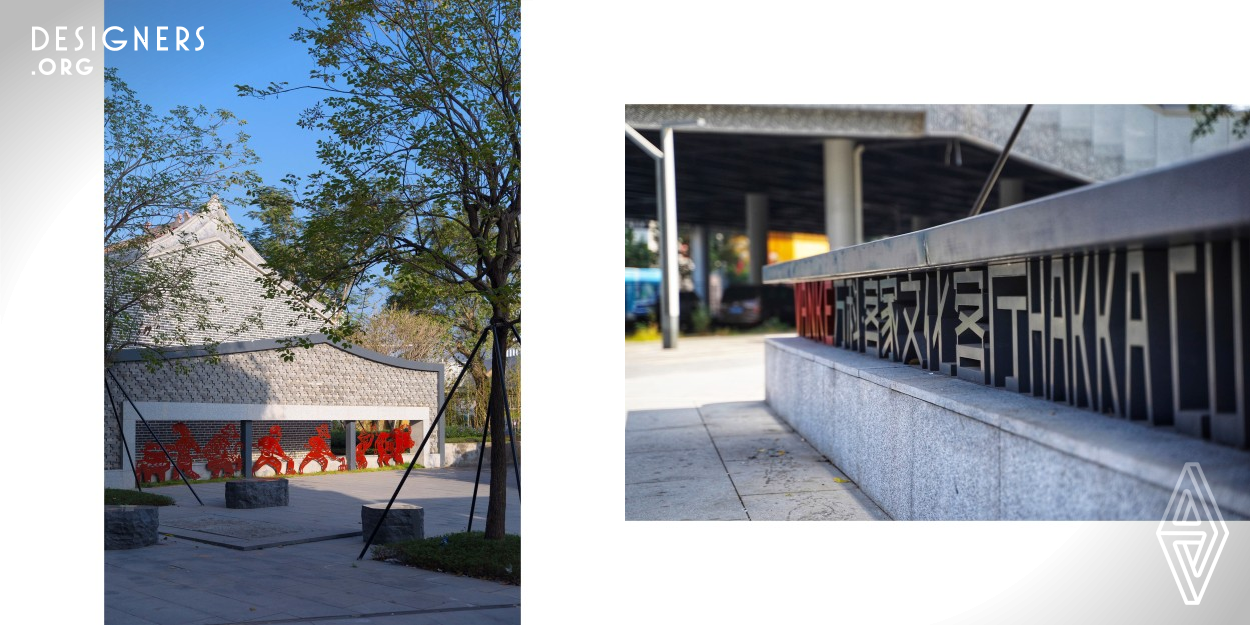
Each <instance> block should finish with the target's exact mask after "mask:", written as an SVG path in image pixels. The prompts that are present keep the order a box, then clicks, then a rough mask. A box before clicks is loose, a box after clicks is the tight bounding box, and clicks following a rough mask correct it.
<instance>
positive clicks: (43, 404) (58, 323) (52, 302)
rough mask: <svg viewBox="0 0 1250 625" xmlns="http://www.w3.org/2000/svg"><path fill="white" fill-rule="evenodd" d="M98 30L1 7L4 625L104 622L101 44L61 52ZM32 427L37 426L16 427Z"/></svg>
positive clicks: (43, 8)
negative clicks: (63, 65)
mask: <svg viewBox="0 0 1250 625" xmlns="http://www.w3.org/2000/svg"><path fill="white" fill-rule="evenodd" d="M103 23H104V5H103V2H98V1H96V2H66V1H63V0H62V1H55V0H54V1H49V2H4V3H2V4H0V46H2V47H3V56H2V57H0V59H2V60H0V84H2V85H3V88H2V89H0V94H3V95H2V96H0V107H3V112H2V114H0V146H3V150H0V346H2V347H0V350H2V352H0V353H2V354H3V357H2V358H0V363H2V365H0V366H3V368H4V374H3V376H0V380H2V384H3V388H2V389H0V397H2V398H3V403H2V404H0V415H3V417H4V418H5V421H6V422H7V425H8V428H7V432H6V434H7V435H6V436H5V440H6V441H7V443H8V444H7V445H6V447H7V451H6V452H5V454H4V455H5V459H4V464H5V466H7V467H9V469H10V472H6V476H5V478H4V480H3V484H4V486H3V488H4V497H5V500H6V506H5V512H4V514H3V515H0V518H2V519H3V528H0V532H2V533H0V536H3V537H4V551H3V553H4V561H5V569H6V575H5V578H4V581H3V582H0V587H2V588H3V590H2V591H0V592H2V593H3V595H4V597H5V598H6V601H5V604H4V607H3V608H2V609H0V621H3V622H6V623H40V622H64V623H76V624H77V623H98V622H101V621H102V620H103V615H104V577H103V569H104V551H103V536H102V533H101V532H100V531H99V527H100V524H101V517H102V512H103V510H102V509H101V505H102V502H101V499H100V487H101V486H102V485H103V484H102V482H103V473H102V472H101V471H100V453H101V451H100V450H101V445H100V443H99V441H101V440H102V439H103V436H104V430H103V421H102V420H101V419H100V413H101V397H102V395H103V392H104V390H103V382H102V379H103V378H102V375H101V370H100V365H101V363H102V360H101V355H102V353H103V338H102V336H101V331H100V328H101V323H100V310H101V306H102V305H103V294H104V287H103V284H104V278H103V274H104V266H103V259H102V255H101V247H102V243H101V240H102V235H103V226H102V225H101V224H102V222H101V220H100V213H101V209H102V207H103V197H104V186H103V180H104V173H103V171H102V163H103V158H102V154H103V151H104V137H103V130H102V129H103V97H102V95H103V93H104V88H103V85H104V78H103V76H104V70H103V61H104V54H103V47H102V46H97V50H96V51H94V52H92V51H91V50H90V46H87V47H85V48H84V49H83V50H80V51H78V52H73V51H72V48H73V47H74V46H75V45H77V41H76V40H75V39H74V38H73V30H72V29H73V28H76V27H78V26H85V27H87V29H88V30H89V29H90V27H91V26H93V25H94V26H97V27H101V26H102V25H103ZM32 26H41V27H43V28H45V29H48V30H49V33H50V34H53V35H55V32H54V31H53V30H52V28H53V27H55V26H68V27H70V28H71V29H70V31H69V40H68V42H67V45H68V46H69V47H70V48H71V50H70V51H68V52H56V51H55V50H51V51H49V50H48V49H45V50H44V51H42V52H34V51H32V50H31V27H32ZM54 46H55V42H53V43H52V44H51V45H50V46H49V48H52V47H54ZM45 57H50V58H56V59H59V58H61V57H65V58H71V59H75V60H76V59H78V58H82V57H87V58H90V59H91V66H92V68H93V70H92V73H91V74H89V75H87V76H78V75H74V76H59V75H53V76H43V75H41V74H40V75H34V76H32V75H31V72H32V71H33V70H35V68H36V64H37V63H38V61H39V59H41V58H45ZM58 63H59V61H58ZM35 419H38V420H39V421H40V423H39V425H38V427H36V428H28V427H20V426H21V425H26V424H29V423H30V422H31V421H33V420H35ZM54 429H62V430H63V431H64V432H65V434H66V437H67V438H66V443H62V444H58V443H55V442H53V441H50V440H48V432H50V431H52V430H54ZM79 441H81V443H79ZM22 443H26V444H22ZM48 457H51V458H52V459H53V461H52V464H49V463H48ZM19 467H21V468H23V469H26V470H20V471H19V470H18V468H19ZM27 470H29V471H30V472H29V473H27ZM22 477H28V478H30V479H19V478H22ZM84 477H85V478H86V479H84Z"/></svg>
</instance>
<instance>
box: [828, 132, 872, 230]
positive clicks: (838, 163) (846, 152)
mask: <svg viewBox="0 0 1250 625" xmlns="http://www.w3.org/2000/svg"><path fill="white" fill-rule="evenodd" d="M857 184H858V182H857V181H856V180H855V142H854V141H851V140H850V139H825V233H826V234H827V235H828V236H829V249H831V250H832V249H838V248H840V247H846V246H848V245H854V244H856V243H859V238H860V234H859V224H861V223H863V215H862V213H863V208H862V207H861V206H859V205H858V203H857V202H856V201H855V189H856V185H857Z"/></svg>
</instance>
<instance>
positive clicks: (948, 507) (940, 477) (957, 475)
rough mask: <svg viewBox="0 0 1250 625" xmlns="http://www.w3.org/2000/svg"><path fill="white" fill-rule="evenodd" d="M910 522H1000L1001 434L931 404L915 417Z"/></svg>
mask: <svg viewBox="0 0 1250 625" xmlns="http://www.w3.org/2000/svg"><path fill="white" fill-rule="evenodd" d="M912 422H913V427H914V431H915V435H914V436H913V437H912V458H913V462H914V464H913V465H912V481H911V517H910V518H911V519H913V520H958V521H964V520H987V519H997V518H999V517H998V504H999V490H998V484H999V476H998V435H999V432H1000V430H998V429H997V428H993V427H990V426H988V425H985V424H984V423H981V422H979V421H976V420H973V419H968V418H965V417H963V416H960V415H957V414H955V413H952V412H951V411H949V410H946V409H944V408H940V407H938V406H934V405H932V404H927V403H920V404H918V405H917V406H916V410H915V413H914V414H913V417H912Z"/></svg>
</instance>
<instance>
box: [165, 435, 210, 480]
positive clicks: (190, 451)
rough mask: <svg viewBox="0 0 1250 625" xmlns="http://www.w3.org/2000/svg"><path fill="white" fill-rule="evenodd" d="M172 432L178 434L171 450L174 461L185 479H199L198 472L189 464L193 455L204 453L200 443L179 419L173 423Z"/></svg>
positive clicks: (193, 459)
mask: <svg viewBox="0 0 1250 625" xmlns="http://www.w3.org/2000/svg"><path fill="white" fill-rule="evenodd" d="M174 432H175V433H176V434H178V440H176V441H174V446H173V447H174V448H173V450H172V451H171V454H172V455H173V456H174V463H175V464H176V465H177V466H178V470H179V471H181V472H182V474H183V475H185V476H186V478H187V479H189V480H198V479H200V474H199V473H196V472H195V471H194V470H192V468H191V464H192V463H193V462H195V457H196V456H198V455H203V454H204V452H203V451H202V450H201V449H200V444H199V443H197V442H195V438H194V437H192V436H191V428H189V427H187V424H185V423H183V422H181V421H179V422H177V423H175V424H174Z"/></svg>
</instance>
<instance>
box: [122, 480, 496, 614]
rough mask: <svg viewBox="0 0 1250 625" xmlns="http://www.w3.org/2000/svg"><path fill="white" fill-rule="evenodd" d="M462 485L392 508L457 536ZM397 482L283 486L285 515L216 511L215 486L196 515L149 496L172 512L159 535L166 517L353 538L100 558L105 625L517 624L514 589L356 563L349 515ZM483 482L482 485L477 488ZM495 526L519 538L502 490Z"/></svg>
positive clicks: (443, 485) (420, 486) (431, 484)
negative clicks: (420, 512) (503, 523)
mask: <svg viewBox="0 0 1250 625" xmlns="http://www.w3.org/2000/svg"><path fill="white" fill-rule="evenodd" d="M473 473H474V469H439V470H423V471H414V472H413V474H412V476H410V477H409V479H408V482H407V484H406V485H405V486H404V489H403V492H402V493H401V495H400V499H399V500H401V501H405V500H406V501H409V502H414V503H416V504H417V505H422V506H425V507H426V511H427V513H426V514H427V516H426V518H427V535H438V534H441V533H446V532H447V531H463V530H464V528H465V524H466V523H467V520H468V505H469V497H470V495H471V492H472V488H473ZM509 477H510V478H511V476H509ZM398 478H399V473H398V472H374V473H359V474H350V475H343V474H332V475H325V476H309V477H303V478H299V479H293V480H291V505H290V506H286V507H281V508H266V509H255V510H230V509H228V508H225V497H224V488H222V485H221V484H220V483H218V484H202V485H196V488H197V491H198V492H199V493H200V496H201V497H202V498H203V499H204V501H205V503H206V504H208V505H206V506H199V505H197V504H196V503H195V500H194V498H193V497H192V496H191V494H190V492H189V491H187V489H186V487H185V486H180V487H166V488H160V489H149V490H152V491H155V492H161V493H162V494H168V495H171V496H174V497H175V498H176V499H177V500H178V505H177V506H172V507H165V508H162V510H161V515H162V523H164V521H165V519H166V517H167V516H168V517H169V519H170V522H171V523H172V524H181V525H189V524H192V523H193V522H195V521H196V519H197V518H198V519H200V522H206V523H209V524H210V525H211V524H212V523H217V524H218V526H217V527H215V528H213V529H216V530H217V531H222V532H225V533H236V534H237V533H243V534H247V532H246V530H244V529H243V528H246V527H247V526H248V525H249V524H252V525H253V527H254V528H264V527H266V526H267V525H275V526H280V527H302V526H305V525H307V526H311V527H312V528H314V529H315V528H320V529H325V528H332V527H335V526H341V525H346V524H353V523H354V524H355V530H356V532H357V535H355V536H352V537H349V538H340V539H333V540H323V541H320V542H310V543H304V544H296V545H289V546H282V547H271V548H265V549H256V550H250V551H241V550H238V549H229V548H223V547H218V546H213V545H209V544H204V543H199V542H194V541H191V540H186V539H182V538H178V537H169V536H163V537H162V539H161V540H160V541H159V542H158V543H157V544H156V545H154V546H152V547H145V548H142V549H131V550H125V551H109V552H106V553H105V561H104V564H105V570H104V586H105V597H104V601H105V618H106V620H105V622H106V623H108V624H110V625H112V624H121V625H129V624H134V625H150V624H166V623H168V624H175V623H176V624H178V625H197V624H203V625H209V624H211V625H224V624H226V623H239V622H272V623H277V622H283V621H287V622H296V619H309V618H316V619H317V620H316V621H315V622H318V623H377V624H382V625H399V624H406V623H451V622H475V623H519V622H520V607H519V605H520V601H521V591H520V587H518V586H509V585H506V584H500V583H497V582H491V581H485V580H478V579H473V578H467V577H457V576H454V575H448V574H444V573H437V572H433V571H423V570H421V569H415V568H410V567H405V566H400V565H397V564H391V563H385V562H378V561H374V560H371V559H369V557H368V556H366V558H365V559H364V560H361V561H357V560H356V556H357V555H358V554H359V553H360V550H361V548H362V547H363V546H364V545H363V543H362V541H361V539H360V536H359V535H358V534H359V530H360V528H359V523H360V505H361V503H362V502H364V501H368V502H370V503H372V502H373V501H375V500H378V499H381V500H382V501H385V499H386V498H388V497H389V495H390V493H391V492H393V490H394V488H395V486H396V484H397V483H398ZM488 478H489V474H487V473H484V474H483V487H485V484H486V482H487V481H488ZM213 487H216V490H215V489H214V488H213ZM179 490H180V491H182V492H181V493H179V492H177V491H179ZM218 498H220V501H218ZM215 506H220V509H217V508H215ZM432 510H433V511H435V512H436V514H432V513H431V511H432ZM485 513H486V500H485V490H483V491H482V492H481V493H479V501H478V508H477V512H476V514H475V517H478V518H482V519H484V515H485ZM218 515H236V516H234V517H233V518H235V519H236V520H240V521H239V522H238V523H224V522H221V521H215V520H214V519H213V518H211V517H216V516H218ZM227 518H228V517H227ZM507 518H508V521H507V523H508V525H507V527H508V531H509V532H511V533H519V531H520V503H519V501H518V500H517V499H516V494H515V489H514V488H511V487H510V488H509V501H508V510H507ZM257 519H259V521H258V520H257ZM431 521H433V523H431ZM483 525H484V520H483V521H481V524H476V523H475V529H481V527H483ZM171 527H172V525H171ZM162 529H164V525H163V526H162ZM431 530H432V531H431ZM262 533H263V532H262ZM239 540H251V539H242V538H241V539H239ZM261 540H264V538H262V539H261ZM501 606H502V607H501ZM448 610H453V611H454V610H463V611H460V612H449V611H448Z"/></svg>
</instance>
